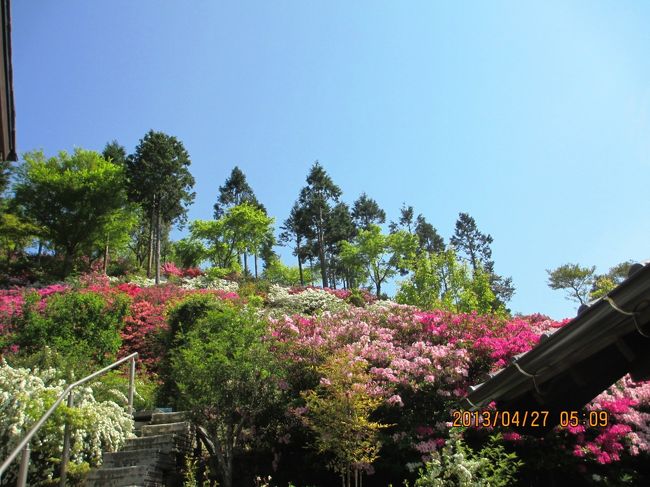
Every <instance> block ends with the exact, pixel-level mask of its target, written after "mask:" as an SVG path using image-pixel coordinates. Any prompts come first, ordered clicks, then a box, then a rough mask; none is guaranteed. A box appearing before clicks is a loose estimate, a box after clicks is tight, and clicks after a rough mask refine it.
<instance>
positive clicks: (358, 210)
mask: <svg viewBox="0 0 650 487" xmlns="http://www.w3.org/2000/svg"><path fill="white" fill-rule="evenodd" d="M352 218H353V219H354V223H355V225H356V226H357V227H358V228H362V229H364V230H368V229H369V228H370V225H381V224H382V223H384V222H385V221H386V212H385V211H384V210H382V209H381V208H380V207H379V204H377V202H376V201H375V200H373V199H372V198H370V197H369V196H368V195H367V194H366V193H361V196H359V198H358V199H357V200H356V201H355V202H354V204H353V206H352Z"/></svg>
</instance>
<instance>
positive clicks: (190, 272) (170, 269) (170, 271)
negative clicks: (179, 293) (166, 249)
mask: <svg viewBox="0 0 650 487" xmlns="http://www.w3.org/2000/svg"><path fill="white" fill-rule="evenodd" d="M161 269H162V273H163V274H164V275H165V276H167V277H169V276H176V277H190V278H192V277H198V276H202V275H203V271H202V270H201V269H199V268H197V267H188V268H187V269H181V268H179V267H178V266H177V265H176V264H174V263H173V262H165V263H164V264H163V265H162V267H161Z"/></svg>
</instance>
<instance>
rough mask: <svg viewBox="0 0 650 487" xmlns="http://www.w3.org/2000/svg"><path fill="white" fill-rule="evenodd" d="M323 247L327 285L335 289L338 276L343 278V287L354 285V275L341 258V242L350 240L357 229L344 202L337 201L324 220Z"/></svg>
mask: <svg viewBox="0 0 650 487" xmlns="http://www.w3.org/2000/svg"><path fill="white" fill-rule="evenodd" d="M325 230H326V232H325V237H326V238H325V248H326V250H327V259H328V262H329V266H328V272H329V275H328V281H329V285H330V286H331V287H333V288H334V289H336V286H337V281H338V279H339V278H341V279H342V280H343V287H345V288H348V287H353V286H354V284H355V283H354V282H353V281H354V276H352V275H350V273H349V272H347V269H346V266H345V265H344V264H343V262H342V260H341V242H342V241H344V240H352V239H353V238H354V237H355V236H356V234H357V229H356V227H355V225H354V221H353V220H352V214H351V213H350V208H349V207H348V205H347V204H345V203H337V204H336V205H335V206H334V207H333V208H332V211H331V212H330V216H329V218H328V219H327V221H326V222H325Z"/></svg>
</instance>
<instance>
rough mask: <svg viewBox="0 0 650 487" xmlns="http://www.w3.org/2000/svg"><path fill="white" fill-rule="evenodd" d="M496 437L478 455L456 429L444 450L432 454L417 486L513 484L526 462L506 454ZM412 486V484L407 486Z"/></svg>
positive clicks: (454, 486)
mask: <svg viewBox="0 0 650 487" xmlns="http://www.w3.org/2000/svg"><path fill="white" fill-rule="evenodd" d="M500 440H501V438H500V436H499V435H495V436H493V437H491V438H490V440H489V442H488V443H487V444H486V445H485V446H484V447H483V448H482V449H481V450H480V451H478V452H474V451H473V450H472V449H471V448H470V447H468V446H467V445H466V444H465V442H464V441H463V438H462V434H461V433H460V431H458V430H456V429H451V430H450V432H449V440H447V442H446V443H445V445H444V446H443V447H442V449H441V450H440V451H435V452H433V454H432V459H431V461H429V462H427V463H426V465H425V468H424V470H422V469H421V470H420V476H419V478H418V479H417V480H416V481H415V484H414V487H481V486H484V487H502V486H507V485H512V483H513V482H514V480H515V475H516V473H517V470H518V469H519V468H520V467H521V465H522V463H521V462H520V461H518V460H517V456H516V455H515V454H514V453H506V451H505V449H504V447H503V445H501V444H500ZM407 485H408V484H407Z"/></svg>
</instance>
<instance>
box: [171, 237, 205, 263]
mask: <svg viewBox="0 0 650 487" xmlns="http://www.w3.org/2000/svg"><path fill="white" fill-rule="evenodd" d="M171 254H172V260H173V261H174V262H176V263H177V264H179V265H180V266H181V267H185V268H187V267H198V266H199V265H200V264H201V261H203V259H204V258H205V255H206V249H205V247H204V246H203V244H202V243H201V242H200V241H198V240H195V239H191V238H183V239H181V240H178V241H177V242H173V243H172V244H171Z"/></svg>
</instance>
